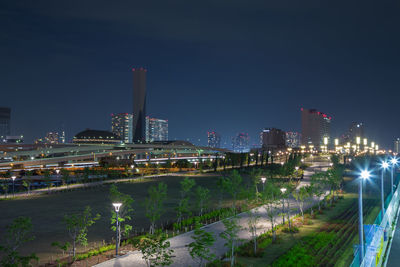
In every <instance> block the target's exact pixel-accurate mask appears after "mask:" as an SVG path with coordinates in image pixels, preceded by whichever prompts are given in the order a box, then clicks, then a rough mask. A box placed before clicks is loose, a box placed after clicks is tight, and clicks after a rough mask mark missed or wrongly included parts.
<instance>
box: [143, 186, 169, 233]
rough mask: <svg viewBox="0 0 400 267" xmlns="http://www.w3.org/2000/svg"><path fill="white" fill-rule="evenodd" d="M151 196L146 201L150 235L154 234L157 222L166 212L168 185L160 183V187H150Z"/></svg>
mask: <svg viewBox="0 0 400 267" xmlns="http://www.w3.org/2000/svg"><path fill="white" fill-rule="evenodd" d="M148 192H149V196H148V197H147V198H146V200H145V208H146V217H147V219H149V221H150V231H149V232H150V234H154V231H155V227H156V222H157V221H158V220H159V219H160V217H161V215H162V214H163V212H164V207H163V204H164V201H165V199H166V198H167V185H166V184H164V183H162V182H161V183H158V186H157V187H156V186H150V187H149V191H148Z"/></svg>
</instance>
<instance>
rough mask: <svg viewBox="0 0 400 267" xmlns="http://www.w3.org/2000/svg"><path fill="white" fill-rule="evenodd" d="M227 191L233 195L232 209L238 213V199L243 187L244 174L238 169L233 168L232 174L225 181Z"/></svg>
mask: <svg viewBox="0 0 400 267" xmlns="http://www.w3.org/2000/svg"><path fill="white" fill-rule="evenodd" d="M223 186H224V190H225V192H227V193H228V194H229V195H231V197H232V209H233V211H234V212H235V213H236V201H237V198H238V195H239V193H240V191H241V189H242V176H240V174H239V172H238V171H237V170H233V171H232V174H231V175H230V176H229V177H227V178H225V179H224V181H223Z"/></svg>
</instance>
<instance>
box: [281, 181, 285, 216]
mask: <svg viewBox="0 0 400 267" xmlns="http://www.w3.org/2000/svg"><path fill="white" fill-rule="evenodd" d="M281 192H282V195H284V194H285V193H286V188H285V187H282V188H281ZM282 223H283V224H285V198H284V197H282Z"/></svg>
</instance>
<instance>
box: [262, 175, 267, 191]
mask: <svg viewBox="0 0 400 267" xmlns="http://www.w3.org/2000/svg"><path fill="white" fill-rule="evenodd" d="M266 180H267V178H265V177H261V182H262V184H263V191H264V184H265V181H266Z"/></svg>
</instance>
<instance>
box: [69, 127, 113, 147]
mask: <svg viewBox="0 0 400 267" xmlns="http://www.w3.org/2000/svg"><path fill="white" fill-rule="evenodd" d="M72 143H75V144H120V143H121V139H120V138H119V137H118V136H116V135H115V134H113V133H111V132H108V131H99V130H89V129H88V130H85V131H82V132H80V133H78V134H76V135H75V136H74V138H73V139H72Z"/></svg>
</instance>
